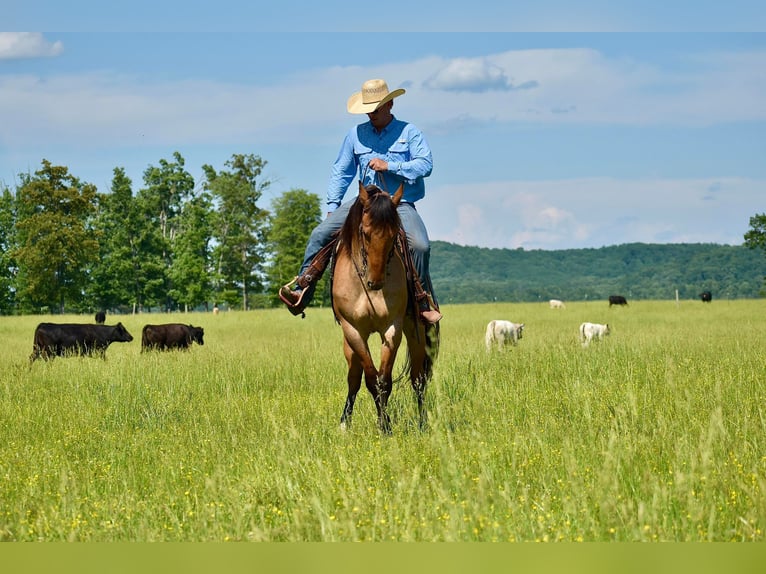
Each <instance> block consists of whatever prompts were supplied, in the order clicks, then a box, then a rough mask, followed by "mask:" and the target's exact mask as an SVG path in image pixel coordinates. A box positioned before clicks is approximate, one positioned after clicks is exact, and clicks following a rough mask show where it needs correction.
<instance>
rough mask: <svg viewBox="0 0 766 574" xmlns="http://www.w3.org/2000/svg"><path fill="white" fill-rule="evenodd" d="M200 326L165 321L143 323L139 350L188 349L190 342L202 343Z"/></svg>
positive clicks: (202, 333) (202, 332)
mask: <svg viewBox="0 0 766 574" xmlns="http://www.w3.org/2000/svg"><path fill="white" fill-rule="evenodd" d="M204 335H205V331H204V329H203V328H202V327H195V326H193V325H184V324H182V323H167V324H165V325H144V330H143V331H142V333H141V352H143V351H146V350H151V349H158V350H161V351H164V350H168V349H188V348H189V347H190V346H191V344H192V343H194V342H196V343H197V344H199V345H204V344H205V342H204V341H203V339H202V337H203V336H204Z"/></svg>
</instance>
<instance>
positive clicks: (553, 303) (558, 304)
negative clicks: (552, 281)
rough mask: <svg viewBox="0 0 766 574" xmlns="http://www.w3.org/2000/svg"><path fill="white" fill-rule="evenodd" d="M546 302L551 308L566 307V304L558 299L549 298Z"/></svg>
mask: <svg viewBox="0 0 766 574" xmlns="http://www.w3.org/2000/svg"><path fill="white" fill-rule="evenodd" d="M548 303H549V304H550V306H551V309H566V308H567V306H566V305H564V302H563V301H560V300H558V299H551V300H550V301H548Z"/></svg>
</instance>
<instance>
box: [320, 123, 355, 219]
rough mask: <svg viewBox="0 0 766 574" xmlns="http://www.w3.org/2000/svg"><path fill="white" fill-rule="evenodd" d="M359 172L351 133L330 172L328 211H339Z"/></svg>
mask: <svg viewBox="0 0 766 574" xmlns="http://www.w3.org/2000/svg"><path fill="white" fill-rule="evenodd" d="M356 172H357V165H356V156H354V142H353V141H352V136H351V132H349V133H348V134H346V137H345V139H344V140H343V145H341V147H340V151H339V152H338V157H337V158H336V159H335V163H333V164H332V169H331V170H330V183H329V185H328V187H327V211H328V213H329V212H332V211H335V210H336V209H338V207H339V206H340V204H341V202H342V201H343V196H345V195H346V190H348V186H349V185H351V182H352V181H353V180H354V176H355V175H356Z"/></svg>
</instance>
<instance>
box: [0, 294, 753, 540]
mask: <svg viewBox="0 0 766 574" xmlns="http://www.w3.org/2000/svg"><path fill="white" fill-rule="evenodd" d="M442 310H443V312H444V315H445V318H444V320H443V321H442V344H441V354H440V356H439V359H438V361H437V363H436V368H435V375H434V379H433V381H432V382H431V384H430V386H429V389H428V392H427V399H428V408H429V423H430V428H429V429H428V430H427V431H426V432H420V431H419V430H418V428H417V420H416V412H415V404H414V397H413V394H412V391H411V389H410V388H409V386H408V384H407V383H398V384H397V385H396V386H395V388H394V394H393V397H392V400H391V405H390V408H391V415H392V421H393V436H391V437H381V436H380V435H379V433H378V431H377V427H376V417H375V409H374V406H373V402H372V400H371V398H370V396H369V395H368V394H367V392H366V391H365V390H364V389H363V390H362V391H361V392H360V395H359V398H358V400H357V405H356V409H355V413H354V425H353V427H352V428H351V429H350V430H349V431H347V432H345V433H343V432H341V431H340V430H339V424H338V423H339V418H340V414H341V409H342V407H343V402H344V400H345V395H346V385H345V361H344V359H343V355H342V347H341V332H340V328H339V327H338V326H337V325H336V324H335V323H334V321H333V317H332V314H331V312H330V311H329V310H327V309H320V310H315V309H310V310H309V312H308V313H307V318H306V319H305V320H299V319H296V318H294V317H292V316H291V315H290V314H289V313H287V312H286V311H285V310H284V309H275V310H266V311H252V312H229V313H222V314H220V315H217V316H213V315H212V314H206V315H203V314H189V315H167V316H165V315H138V316H125V317H121V318H120V319H122V321H123V324H124V325H125V326H126V327H127V328H128V330H129V331H130V332H131V333H132V334H133V336H134V337H135V340H134V341H133V342H131V343H115V344H113V345H112V346H111V347H110V348H109V350H108V351H107V358H106V361H102V360H100V359H94V358H66V359H61V358H58V359H55V360H52V361H49V362H45V361H38V362H36V363H35V364H34V365H32V367H31V368H30V366H29V363H28V358H29V355H30V353H31V350H32V335H33V332H34V328H35V326H36V324H37V323H38V322H40V321H42V320H54V321H57V322H65V321H81V322H89V321H90V320H91V318H90V317H72V316H68V317H55V318H51V317H44V318H43V317H0V371H1V372H0V540H6V541H36V540H43V541H67V540H68V541H225V540H255V541H356V540H367V541H388V540H394V541H559V540H562V541H705V540H712V541H763V540H764V529H766V496H765V493H766V301H763V300H757V301H741V300H738V301H713V303H712V304H702V303H701V302H699V301H682V302H681V303H680V305H677V304H676V303H675V301H635V302H632V303H631V305H630V306H629V307H627V308H613V309H609V308H608V306H607V304H606V302H598V303H595V302H594V303H578V302H572V303H568V304H567V308H566V309H564V310H551V309H548V307H547V304H542V303H540V304H492V305H460V306H445V307H443V308H442ZM115 319H116V318H115V317H114V316H111V317H108V318H107V323H108V324H113V323H114V322H116V321H115ZM491 319H508V320H511V321H516V322H524V323H525V324H526V327H525V331H524V337H523V339H522V340H521V341H520V343H519V346H518V347H515V348H510V349H507V350H505V351H503V352H496V351H495V352H492V353H489V354H488V353H487V352H486V351H485V349H484V328H485V326H486V324H487V322H488V321H489V320H491ZM175 321H181V322H191V323H193V324H194V325H201V326H203V327H204V329H205V340H206V344H205V346H203V347H199V346H195V347H193V348H192V349H191V351H190V352H186V353H184V352H175V353H163V354H160V353H151V354H141V353H140V334H141V327H142V326H143V325H144V324H145V323H158V322H175ZM582 321H592V322H608V323H609V324H610V326H611V327H612V334H611V335H610V336H609V337H608V338H607V339H606V340H604V341H602V342H599V343H594V344H592V345H591V346H590V347H588V348H583V347H581V346H580V344H579V343H578V341H577V328H578V326H579V324H580V323H581V322H582ZM398 370H399V369H397V371H398Z"/></svg>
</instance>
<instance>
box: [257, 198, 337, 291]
mask: <svg viewBox="0 0 766 574" xmlns="http://www.w3.org/2000/svg"><path fill="white" fill-rule="evenodd" d="M272 211H273V215H272V217H271V225H270V229H269V234H268V245H269V248H270V250H271V265H270V267H269V272H268V280H269V285H270V292H271V293H272V296H273V299H274V302H276V301H277V300H278V299H277V297H278V296H277V291H278V290H279V288H280V287H281V286H282V285H284V284H285V283H287V282H288V281H290V280H291V279H293V278H294V277H295V275H297V274H298V271H299V269H300V267H301V264H302V263H303V254H304V251H305V249H306V243H308V240H309V236H310V235H311V231H312V230H313V229H314V228H315V227H316V226H317V225H318V224H319V223H320V222H321V221H322V210H321V204H320V199H319V196H317V195H315V194H313V193H309V192H307V191H305V190H303V189H292V190H290V191H287V192H285V193H283V194H282V195H281V196H280V197H278V198H276V199H275V200H274V201H273V202H272ZM316 293H317V294H320V293H321V294H323V297H322V298H319V297H316V298H315V301H316V302H322V301H324V298H325V297H326V294H325V293H326V277H323V278H322V281H321V282H320V283H319V284H318V285H317V289H316ZM325 302H326V301H325Z"/></svg>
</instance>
